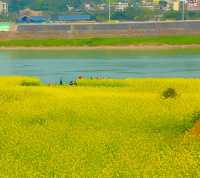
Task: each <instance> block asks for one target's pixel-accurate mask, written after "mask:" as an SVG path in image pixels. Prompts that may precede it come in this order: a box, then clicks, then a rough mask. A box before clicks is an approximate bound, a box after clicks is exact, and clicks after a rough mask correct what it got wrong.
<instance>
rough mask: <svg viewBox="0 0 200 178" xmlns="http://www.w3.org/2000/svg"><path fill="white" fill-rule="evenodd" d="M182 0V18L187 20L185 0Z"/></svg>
mask: <svg viewBox="0 0 200 178" xmlns="http://www.w3.org/2000/svg"><path fill="white" fill-rule="evenodd" d="M181 2H182V6H183V7H182V20H183V21H184V20H185V0H181Z"/></svg>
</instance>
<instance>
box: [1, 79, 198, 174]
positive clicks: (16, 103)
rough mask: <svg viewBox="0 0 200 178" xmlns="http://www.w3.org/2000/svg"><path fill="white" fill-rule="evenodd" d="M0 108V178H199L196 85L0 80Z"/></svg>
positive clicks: (183, 81) (159, 81) (156, 81)
mask: <svg viewBox="0 0 200 178" xmlns="http://www.w3.org/2000/svg"><path fill="white" fill-rule="evenodd" d="M167 88H173V89H174V90H175V91H176V93H177V95H176V97H174V98H167V99H163V98H162V92H163V91H164V90H165V89H167ZM0 104H1V105H0V177H2V178H22V177H26V178H48V177H49V178H65V177H81V178H82V177H99V178H100V177H114V178H115V177H136V178H137V177H138V178H143V177H144V178H145V177H147V178H151V177H154V178H158V177H167V178H173V177H174V178H177V177H188V178H191V177H194V178H196V177H200V138H198V137H197V136H192V135H191V134H190V128H191V127H192V125H193V122H194V120H197V119H198V118H197V117H198V113H200V80H199V79H124V80H113V79H81V80H78V81H77V86H64V87H62V86H61V87H59V86H45V85H42V84H41V83H40V81H39V80H38V79H36V78H28V77H1V78H0ZM199 116H200V114H199Z"/></svg>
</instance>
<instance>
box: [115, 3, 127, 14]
mask: <svg viewBox="0 0 200 178" xmlns="http://www.w3.org/2000/svg"><path fill="white" fill-rule="evenodd" d="M112 6H113V8H114V10H115V11H121V12H123V11H125V10H126V9H127V8H128V7H129V4H128V2H117V3H114V4H113V5H112Z"/></svg>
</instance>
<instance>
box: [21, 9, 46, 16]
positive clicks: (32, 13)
mask: <svg viewBox="0 0 200 178" xmlns="http://www.w3.org/2000/svg"><path fill="white" fill-rule="evenodd" d="M19 15H20V16H43V15H44V14H43V12H42V11H35V10H32V9H30V8H26V9H23V10H20V11H19Z"/></svg>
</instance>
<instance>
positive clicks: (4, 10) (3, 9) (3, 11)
mask: <svg viewBox="0 0 200 178" xmlns="http://www.w3.org/2000/svg"><path fill="white" fill-rule="evenodd" d="M0 15H8V3H6V2H3V1H0Z"/></svg>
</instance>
